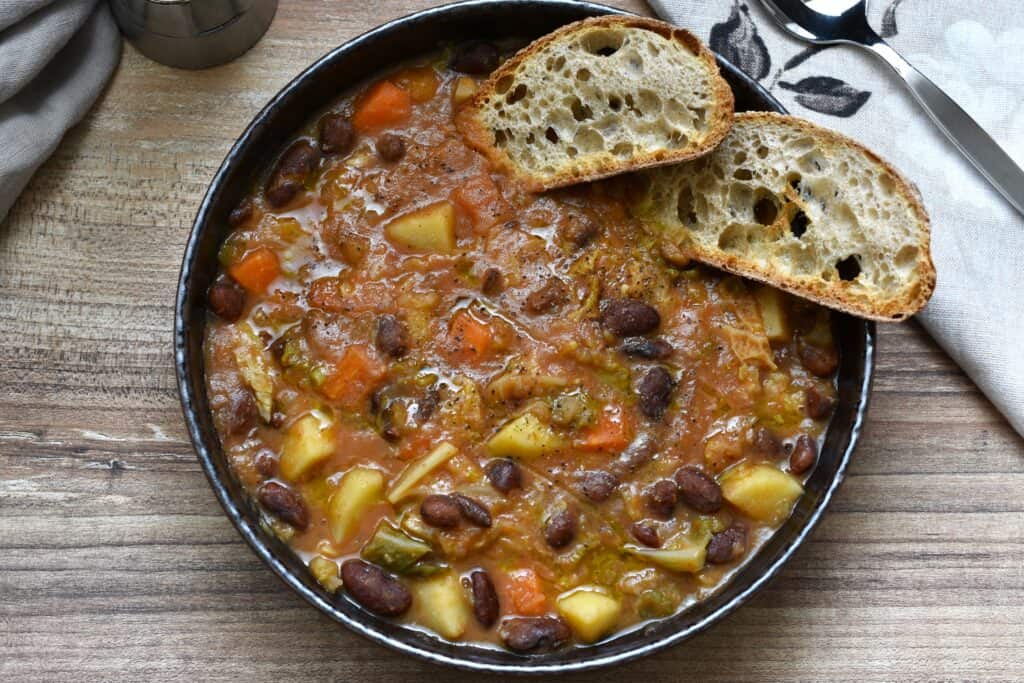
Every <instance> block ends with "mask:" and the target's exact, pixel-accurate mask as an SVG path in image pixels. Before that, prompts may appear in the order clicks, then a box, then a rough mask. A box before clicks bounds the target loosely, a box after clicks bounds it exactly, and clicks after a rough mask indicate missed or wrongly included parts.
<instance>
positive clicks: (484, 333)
mask: <svg viewBox="0 0 1024 683" xmlns="http://www.w3.org/2000/svg"><path fill="white" fill-rule="evenodd" d="M448 340H449V342H450V343H451V346H452V349H453V356H454V357H455V359H456V360H460V361H464V362H468V363H472V362H475V361H478V360H480V359H481V358H483V357H484V356H485V355H487V351H488V350H489V349H490V348H491V342H492V341H493V335H492V334H491V328H490V327H488V326H487V325H486V324H484V323H482V322H480V321H479V320H477V319H476V318H474V317H473V316H472V315H470V314H469V312H468V311H465V310H462V311H459V312H458V313H456V314H455V316H454V317H453V318H452V321H451V325H450V326H449V328H448Z"/></svg>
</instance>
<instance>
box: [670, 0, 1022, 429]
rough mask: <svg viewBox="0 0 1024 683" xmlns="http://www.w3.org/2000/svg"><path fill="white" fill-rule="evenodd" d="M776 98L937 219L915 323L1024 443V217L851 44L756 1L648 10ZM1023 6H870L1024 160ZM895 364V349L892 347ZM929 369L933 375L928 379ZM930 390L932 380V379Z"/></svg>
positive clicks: (923, 66)
mask: <svg viewBox="0 0 1024 683" xmlns="http://www.w3.org/2000/svg"><path fill="white" fill-rule="evenodd" d="M650 5H651V7H652V8H653V9H654V11H655V13H656V14H658V15H659V16H661V17H662V18H663V19H665V20H666V21H670V22H672V23H674V24H677V25H679V26H682V27H684V28H687V29H690V30H691V31H693V32H694V33H696V34H697V35H698V36H700V37H701V38H703V39H704V40H705V41H708V42H709V43H710V45H711V47H712V48H713V49H714V50H716V51H717V52H719V53H721V54H722V55H723V56H724V57H725V58H726V59H728V60H730V61H731V62H732V63H733V64H735V65H736V66H738V67H740V68H741V69H743V70H744V71H746V72H747V73H748V74H750V75H751V76H752V77H754V78H755V79H757V80H758V81H759V82H760V83H761V85H763V86H764V87H765V88H767V89H768V90H769V91H770V92H771V93H772V95H774V96H775V97H777V98H778V99H779V100H780V101H781V102H782V103H783V105H785V106H786V108H787V109H789V111H790V113H792V114H795V115H797V116H802V117H805V118H808V119H811V120H813V121H815V122H817V123H820V124H822V125H825V126H829V127H831V128H834V129H836V130H838V131H840V132H843V133H845V134H847V135H849V136H851V137H853V138H856V139H857V140H860V141H862V142H864V143H865V144H867V145H868V146H870V147H872V148H873V149H874V150H876V151H877V152H879V153H880V154H882V156H884V157H886V158H887V159H889V160H890V161H892V162H893V163H894V164H895V165H896V167H897V168H899V169H900V170H901V171H902V172H903V173H904V174H906V176H907V177H908V178H910V179H911V180H912V181H913V182H914V183H915V184H917V186H918V187H919V188H920V190H921V194H922V195H923V197H924V203H925V206H926V207H927V209H928V212H929V214H930V215H931V218H932V256H933V258H934V260H935V267H936V270H937V271H938V286H937V287H936V290H935V294H934V296H933V297H932V300H931V303H929V304H928V307H927V308H926V309H925V310H924V311H923V312H922V313H921V314H920V316H919V317H918V319H919V320H920V321H921V324H922V325H924V327H925V328H926V329H927V330H928V332H929V333H931V335H932V336H933V337H934V338H935V339H936V340H937V341H938V342H939V344H940V345H941V346H942V347H943V348H944V349H945V350H946V351H947V352H948V353H949V355H950V356H952V357H953V359H954V360H955V361H956V362H957V363H958V364H959V365H960V366H961V367H962V368H963V369H964V371H965V372H966V373H967V374H968V375H969V376H970V377H971V379H973V380H974V382H975V383H976V384H977V385H978V387H979V388H980V389H981V390H982V391H983V392H985V395H986V396H988V398H989V399H991V401H992V403H993V404H995V406H996V407H997V408H999V410H1000V411H1001V412H1002V413H1003V415H1005V416H1006V418H1007V419H1008V420H1009V421H1010V423H1011V424H1012V425H1013V427H1014V428H1015V429H1016V430H1017V432H1018V433H1020V434H1022V435H1024V340H1022V339H1021V337H1022V336H1024V217H1022V216H1020V215H1019V214H1017V213H1016V212H1015V211H1014V210H1013V208H1012V207H1011V206H1010V205H1009V204H1008V203H1007V202H1006V201H1005V200H1003V198H1002V197H1001V196H1000V195H999V194H998V193H997V192H996V191H995V190H993V189H992V188H991V187H990V186H989V185H988V183H986V182H985V180H984V179H983V178H982V177H981V175H980V174H979V173H977V172H976V171H975V170H974V168H973V167H972V166H971V165H970V163H969V162H967V161H966V160H965V159H964V158H963V157H962V156H961V155H960V153H959V152H958V151H957V150H956V149H955V148H954V147H953V145H952V144H951V143H950V142H948V141H947V140H946V138H945V137H944V136H943V135H942V134H941V133H940V132H939V131H938V129H937V128H936V127H935V126H934V125H933V124H932V123H931V121H930V120H929V119H928V117H927V115H926V114H925V113H924V112H923V111H922V110H921V108H920V107H919V106H918V105H917V103H916V102H915V101H914V100H913V99H912V98H911V96H910V95H909V93H908V92H907V90H906V88H905V87H904V85H903V82H902V80H900V78H899V77H897V76H896V75H895V74H893V73H892V72H891V71H890V70H889V68H888V67H887V66H885V65H884V64H883V63H882V62H881V61H879V60H878V59H876V58H875V57H873V56H872V55H869V54H867V53H865V52H864V51H862V50H860V49H858V48H856V47H853V46H831V47H828V48H825V49H822V47H815V46H809V45H807V44H806V43H801V42H799V41H797V40H795V39H792V38H790V37H789V36H788V35H787V34H785V33H783V32H782V30H781V29H779V28H778V27H777V26H776V25H775V23H774V22H773V21H772V20H771V18H770V17H769V16H768V15H767V14H766V13H765V11H764V9H763V8H762V6H761V5H760V3H759V2H757V0H650ZM1019 9H1020V7H1019V0H990V1H989V2H970V3H964V2H961V1H960V0H882V1H881V2H869V3H868V14H869V19H870V20H871V23H872V25H873V26H874V28H875V30H877V31H879V32H880V33H881V34H882V35H883V36H885V37H886V38H887V39H888V40H889V42H890V43H891V44H892V45H893V46H894V47H895V48H896V49H897V50H899V51H900V52H901V53H903V55H904V57H906V58H907V59H909V60H910V62H911V63H912V64H914V65H915V66H917V68H918V69H920V70H921V71H922V72H923V73H924V74H925V75H926V76H928V77H929V78H931V79H932V80H933V81H935V82H936V83H937V84H938V85H939V86H940V87H942V88H944V89H945V90H946V92H948V93H949V94H950V95H951V96H952V97H953V98H954V99H956V100H957V102H959V103H960V105H961V106H963V107H964V108H965V109H966V110H967V111H968V112H969V113H970V114H971V115H972V116H973V117H975V119H977V120H978V122H979V123H980V124H981V125H982V126H984V127H985V129H986V130H988V131H989V133H991V134H992V136H993V137H994V138H995V139H996V140H998V141H999V143H1000V144H1001V145H1003V147H1004V149H1006V151H1007V152H1008V153H1009V154H1010V155H1011V156H1013V157H1014V159H1015V160H1017V162H1018V163H1021V162H1022V161H1024V14H1022V13H1020V12H1019ZM883 352H884V349H883ZM926 372H927V371H926V370H924V369H922V373H926ZM921 382H922V385H927V382H928V380H927V377H926V376H922V378H921Z"/></svg>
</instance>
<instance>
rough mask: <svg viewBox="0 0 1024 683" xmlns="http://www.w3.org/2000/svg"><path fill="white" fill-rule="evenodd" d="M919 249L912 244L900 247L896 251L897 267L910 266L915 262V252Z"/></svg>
mask: <svg viewBox="0 0 1024 683" xmlns="http://www.w3.org/2000/svg"><path fill="white" fill-rule="evenodd" d="M919 251H920V250H919V249H918V248H917V247H915V246H914V245H912V244H908V245H906V246H904V247H901V248H900V250H899V251H897V252H896V265H897V266H898V267H899V268H910V267H912V266H913V265H914V264H915V263H917V254H918V252H919Z"/></svg>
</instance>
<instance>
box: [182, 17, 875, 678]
mask: <svg viewBox="0 0 1024 683" xmlns="http://www.w3.org/2000/svg"><path fill="white" fill-rule="evenodd" d="M612 12H618V10H614V9H612V8H609V7H603V6H601V5H594V4H586V3H581V2H580V3H578V2H566V1H565V0H506V1H504V2H490V1H481V0H471V1H470V2H463V3H458V4H454V5H448V6H445V7H439V8H436V9H431V10H427V11H424V12H420V13H417V14H413V15H411V16H408V17H405V18H402V19H398V20H397V21H393V22H391V23H389V24H386V25H384V26H381V27H380V28H377V29H375V30H373V31H370V32H369V33H366V34H364V35H362V36H360V37H358V38H356V39H354V40H352V41H350V42H348V43H346V44H345V45H342V46H341V47H339V48H337V49H336V50H334V51H332V52H330V53H329V54H327V55H326V56H325V57H323V58H322V59H320V60H319V61H317V62H316V63H315V64H313V65H312V66H311V67H309V68H308V69H306V70H305V71H303V72H302V74H300V75H299V76H298V77H297V78H296V79H295V80H293V81H292V82H291V83H289V84H288V85H287V86H285V88H284V89H283V90H282V91H281V92H280V93H278V94H277V95H276V96H275V97H274V99H273V100H271V102H270V103H269V104H268V105H267V106H266V107H265V108H264V109H263V111H261V112H260V113H259V114H257V116H256V118H255V119H253V121H252V123H251V124H249V127H248V128H246V130H245V132H244V133H242V136H241V137H240V138H239V139H238V141H237V142H236V143H235V145H234V146H233V147H232V148H231V151H230V152H229V153H228V155H227V158H226V159H225V160H224V163H223V164H221V167H220V170H219V171H217V175H216V176H215V177H214V179H213V183H212V184H211V185H210V189H209V191H208V192H207V193H206V197H205V198H204V199H203V203H202V205H201V206H200V207H199V213H198V214H197V215H196V220H195V224H194V225H193V227H192V234H191V236H190V237H189V241H188V245H187V246H186V248H185V259H184V263H183V264H182V268H181V279H180V282H179V284H178V297H177V305H176V309H175V321H174V345H175V348H174V352H175V361H176V364H177V376H178V387H179V390H180V392H181V402H182V407H183V409H184V413H185V421H186V423H187V424H188V430H189V434H190V435H191V437H192V442H193V444H194V445H195V449H196V453H197V454H198V456H199V461H200V462H201V463H202V465H203V469H204V470H205V471H206V476H207V477H208V478H209V480H210V484H211V486H213V490H214V492H215V493H216V494H217V498H218V499H219V500H220V502H221V505H223V506H224V510H225V512H226V513H227V515H228V517H229V518H230V519H231V521H232V522H233V523H234V525H235V526H236V527H237V528H238V531H239V533H241V534H242V536H243V537H244V538H245V540H246V541H247V542H248V543H249V545H250V546H252V549H253V550H254V551H255V552H256V554H257V555H259V556H260V558H261V559H262V560H263V561H264V562H266V563H267V565H268V566H269V567H270V568H271V569H272V570H273V571H274V572H275V573H276V574H277V575H278V576H279V577H280V578H281V579H282V580H283V581H284V582H285V583H286V584H288V585H289V586H290V587H291V588H292V589H293V590H295V591H296V592H297V593H298V594H299V595H301V596H302V597H303V598H305V599H306V600H308V601H309V602H310V603H312V604H313V605H314V606H315V607H316V608H317V609H319V610H320V611H322V612H323V613H324V614H326V615H328V616H329V617H331V618H332V619H334V620H336V621H338V622H340V623H342V624H344V625H345V626H347V627H348V628H350V629H352V630H353V631H355V632H356V633H359V634H361V635H364V636H366V637H367V638H369V639H370V640H373V641H375V642H378V643H381V644H382V645H386V646H388V647H391V648H393V649H395V650H398V651H400V652H404V653H408V654H412V655H415V656H417V657H420V658H422V659H426V660H428V661H432V662H437V663H441V664H450V665H452V666H456V667H459V668H462V669H470V670H476V671H492V672H504V673H544V672H551V673H554V672H568V671H579V670H583V669H594V668H597V667H601V666H607V665H610V664H615V663H621V662H625V661H627V660H630V659H634V658H636V657H640V656H642V655H646V654H650V653H652V652H655V651H657V650H660V649H662V648H665V647H667V646H669V645H672V644H673V643H679V642H682V641H683V640H686V639H687V638H689V637H691V636H692V635H694V634H695V633H698V632H700V631H703V630H704V629H706V628H708V627H709V626H710V625H711V624H713V623H715V622H716V621H718V620H719V619H722V618H723V617H725V616H726V615H727V614H729V613H730V612H732V611H733V610H734V609H736V608H737V607H739V606H740V605H741V604H743V603H744V602H745V601H746V600H747V599H749V598H750V597H751V596H752V595H753V594H754V593H755V592H757V591H758V590H760V589H761V588H762V587H763V586H764V585H765V584H766V583H767V582H768V581H769V580H770V579H771V578H772V577H773V576H774V575H775V574H776V573H777V572H778V571H779V569H780V568H781V567H782V565H783V563H785V562H786V560H787V559H789V557H790V556H791V555H792V554H793V552H794V551H795V550H796V549H797V548H798V547H799V546H800V544H801V543H802V542H803V541H804V539H805V538H807V535H808V534H809V533H810V531H811V529H813V528H814V526H815V524H816V523H817V522H818V519H819V518H820V517H821V515H822V514H823V513H824V511H825V508H826V506H827V505H828V502H829V500H830V499H831V498H832V495H833V493H835V490H836V487H838V486H839V483H840V481H841V480H842V478H843V474H844V472H845V470H846V466H847V464H848V462H849V459H850V454H851V453H852V452H853V448H854V445H855V444H856V442H857V437H858V435H859V433H860V429H861V424H862V422H863V419H864V412H865V409H866V407H867V401H868V393H869V390H870V383H871V370H872V359H873V353H874V340H875V331H874V326H873V324H871V323H867V322H863V321H860V320H856V319H854V318H850V317H847V316H842V315H837V316H836V333H837V340H838V344H839V347H840V353H841V357H842V361H841V365H840V369H839V402H838V407H837V409H836V413H835V416H834V418H833V419H832V423H831V425H830V427H829V429H828V433H827V434H826V436H825V441H824V447H823V448H822V452H821V456H820V459H819V461H818V465H817V467H816V468H815V470H814V472H813V474H812V475H811V477H810V479H809V480H808V481H807V487H806V488H807V492H806V494H805V495H804V496H803V497H802V498H801V499H800V501H799V503H798V505H797V507H796V510H795V511H794V512H793V515H792V517H790V519H789V520H788V521H787V522H786V523H785V524H784V525H783V526H782V528H781V529H779V530H778V532H776V533H775V535H774V536H773V537H772V538H771V539H770V540H769V541H768V543H767V544H766V545H764V547H762V548H761V549H760V551H759V552H758V553H757V554H756V555H755V556H754V557H752V558H751V559H750V561H748V562H747V563H746V564H745V565H744V566H743V567H742V568H740V569H739V570H738V571H737V572H736V573H735V574H734V575H733V577H732V579H731V580H730V581H729V582H728V583H727V584H726V585H725V586H724V587H722V588H721V589H720V590H719V591H718V592H717V593H715V594H714V595H713V596H711V597H710V598H708V599H706V600H704V601H702V602H701V603H699V604H697V605H695V606H693V607H691V608H689V609H686V610H685V611H683V612H682V613H680V614H677V615H676V616H674V617H671V618H668V619H664V620H661V621H656V622H652V623H650V624H648V625H646V626H644V627H642V628H638V629H636V630H632V631H628V632H625V633H621V634H619V635H616V636H614V637H612V638H609V639H608V640H606V641H604V642H602V643H599V644H596V645H591V646H585V647H574V648H567V649H565V650H563V651H560V652H554V653H550V654H544V655H536V656H521V655H516V654H513V653H510V652H506V651H503V650H499V649H495V648H485V647H479V646H475V645H456V644H452V643H448V642H445V641H443V640H441V639H440V638H437V637H434V636H432V635H430V634H427V633H424V632H422V631H417V630H413V629H410V628H407V627H404V626H401V625H399V624H396V623H394V622H392V621H389V620H387V619H382V618H379V617H376V616H374V615H372V614H370V613H368V612H366V611H364V610H363V609H361V608H360V607H359V606H358V605H356V604H355V603H353V602H352V601H351V600H349V599H348V597H347V596H345V595H344V593H342V594H341V595H340V596H334V595H331V594H329V593H327V592H325V591H324V590H323V589H322V588H321V587H320V585H319V584H318V583H317V582H316V581H315V580H314V579H313V578H312V576H311V575H310V574H309V572H308V571H307V569H306V567H305V566H304V565H303V564H302V562H300V561H299V559H298V558H296V557H295V556H294V555H293V554H292V553H291V551H290V550H289V549H288V548H287V546H285V545H284V544H282V543H281V542H280V541H278V540H277V539H276V538H275V537H273V536H272V535H271V534H269V533H267V532H266V531H265V530H264V529H263V528H261V526H260V522H259V514H258V512H257V510H256V508H255V506H254V504H253V502H252V501H251V500H250V499H249V497H248V496H247V495H246V493H245V492H244V491H243V489H242V487H241V486H240V485H239V484H238V482H237V481H236V480H235V478H234V476H233V475H232V474H231V471H230V470H229V468H228V464H227V462H226V461H225V458H224V453H223V452H222V450H221V447H220V443H219V441H218V439H217V434H216V431H215V430H214V426H213V421H212V418H211V414H210V408H209V404H208V400H207V395H206V385H205V382H204V380H203V354H202V339H203V326H204V323H205V319H206V309H205V292H206V289H207V287H209V285H210V283H211V281H212V280H213V278H214V277H215V275H216V273H217V267H218V265H217V248H218V245H220V243H221V241H222V240H223V239H224V238H225V237H226V236H227V234H228V227H227V216H228V213H229V212H230V211H231V209H232V208H233V207H234V206H235V205H236V204H237V203H238V202H239V201H240V200H241V199H242V198H243V196H244V194H245V193H246V191H247V190H248V188H250V187H251V185H252V181H253V180H254V178H255V176H256V174H258V173H259V172H260V170H261V169H263V168H265V167H266V166H267V165H268V164H269V163H270V162H271V161H272V159H273V157H274V156H275V155H276V154H277V153H278V152H279V151H280V149H281V146H282V144H283V143H284V142H285V141H286V140H288V138H289V137H290V136H291V135H292V134H293V133H294V132H295V131H296V130H297V129H298V128H299V127H300V126H302V125H303V124H304V123H306V120H307V118H308V117H309V116H310V112H315V111H317V110H319V109H321V108H322V107H324V106H326V105H327V104H328V103H330V102H332V101H333V100H335V99H336V98H337V97H338V96H339V95H340V94H341V93H342V92H344V91H345V90H346V89H348V88H350V87H352V86H353V85H356V84H357V83H359V82H360V81H362V80H364V79H366V78H368V77H370V76H372V75H373V74H375V73H376V72H378V71H380V70H383V69H386V68H388V67H390V66H392V65H394V64H395V63H396V62H400V61H402V60H405V59H408V58H410V57H412V56H414V55H416V54H419V53H424V52H429V51H431V50H434V49H436V48H437V47H438V45H439V44H440V43H444V42H458V41H464V40H467V39H474V38H492V39H496V38H509V37H517V38H527V39H532V38H535V37H537V36H540V35H542V34H545V33H547V32H549V31H551V30H553V29H555V28H557V27H558V26H561V25H563V24H566V23H568V22H571V21H575V20H577V19H582V18H584V17H589V16H593V15H598V14H607V13H612ZM719 65H720V66H721V69H722V73H723V75H724V76H725V78H726V80H727V81H729V83H730V84H731V86H732V88H733V91H734V92H735V94H736V106H737V109H738V110H744V109H760V110H774V111H783V109H782V107H781V105H779V103H778V102H776V101H775V100H774V99H773V98H772V97H771V96H770V95H769V94H768V93H767V92H765V91H764V90H762V89H761V88H760V86H758V85H757V84H756V83H755V82H753V81H752V80H750V79H749V78H748V77H747V76H745V75H744V74H743V73H742V72H740V71H739V70H738V69H736V67H734V66H732V65H731V64H729V63H728V62H725V61H724V60H721V59H719Z"/></svg>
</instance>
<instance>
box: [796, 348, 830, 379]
mask: <svg viewBox="0 0 1024 683" xmlns="http://www.w3.org/2000/svg"><path fill="white" fill-rule="evenodd" d="M797 354H798V355H799V356H800V362H801V363H802V364H803V366H804V367H805V368H807V371H808V372H810V373H811V374H812V375H817V376H818V377H831V376H832V373H834V372H835V371H836V368H837V367H839V354H837V353H836V352H835V350H834V349H823V348H821V347H820V346H815V345H814V344H808V343H807V342H805V341H803V340H801V341H800V343H799V344H797Z"/></svg>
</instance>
